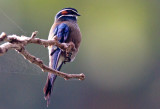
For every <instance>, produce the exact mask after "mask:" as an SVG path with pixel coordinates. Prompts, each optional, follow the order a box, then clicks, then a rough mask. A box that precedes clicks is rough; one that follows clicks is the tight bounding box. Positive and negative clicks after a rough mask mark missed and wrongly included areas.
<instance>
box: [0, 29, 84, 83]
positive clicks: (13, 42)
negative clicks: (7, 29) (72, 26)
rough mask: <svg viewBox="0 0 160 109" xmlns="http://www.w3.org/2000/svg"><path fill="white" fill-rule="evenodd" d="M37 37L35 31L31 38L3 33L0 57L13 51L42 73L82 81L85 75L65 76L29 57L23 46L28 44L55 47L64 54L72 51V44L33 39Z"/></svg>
mask: <svg viewBox="0 0 160 109" xmlns="http://www.w3.org/2000/svg"><path fill="white" fill-rule="evenodd" d="M36 35H37V31H35V32H33V33H32V35H31V37H26V36H21V37H20V36H17V35H6V34H5V33H4V32H3V33H2V34H1V35H0V42H1V41H6V43H4V44H2V45H0V56H2V55H3V54H5V53H6V52H7V51H8V50H9V49H15V50H16V51H18V52H19V53H20V54H21V55H22V56H23V57H24V58H25V59H27V60H28V61H29V62H30V63H33V64H36V65H37V66H38V67H40V68H41V69H42V71H43V72H50V73H53V74H55V75H57V76H60V77H63V78H64V79H65V80H68V79H71V78H75V79H79V80H84V79H85V75H84V74H83V73H81V74H66V73H63V72H60V71H57V70H54V69H52V68H49V67H48V66H46V65H45V64H43V62H42V60H40V59H39V58H37V57H35V56H33V55H31V54H30V53H29V52H28V51H27V50H25V46H26V45H27V44H30V43H34V44H39V45H43V46H45V47H47V46H51V45H55V46H57V47H59V48H60V49H61V50H63V51H66V52H71V51H73V50H74V49H75V48H74V45H73V43H69V44H66V43H59V42H58V41H57V40H45V39H39V38H35V37H36Z"/></svg>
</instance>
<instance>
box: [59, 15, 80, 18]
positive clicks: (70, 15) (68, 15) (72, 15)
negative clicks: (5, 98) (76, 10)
mask: <svg viewBox="0 0 160 109" xmlns="http://www.w3.org/2000/svg"><path fill="white" fill-rule="evenodd" d="M63 16H72V17H74V16H75V15H61V16H59V17H58V18H57V19H60V18H61V17H63ZM75 17H76V18H77V16H75Z"/></svg>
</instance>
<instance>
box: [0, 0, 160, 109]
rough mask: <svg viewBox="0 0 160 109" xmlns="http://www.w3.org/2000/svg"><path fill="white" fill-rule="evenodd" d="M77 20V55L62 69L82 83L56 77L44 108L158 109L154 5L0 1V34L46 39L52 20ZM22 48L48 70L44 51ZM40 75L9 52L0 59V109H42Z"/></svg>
mask: <svg viewBox="0 0 160 109" xmlns="http://www.w3.org/2000/svg"><path fill="white" fill-rule="evenodd" d="M65 7H74V8H76V9H77V10H78V11H79V13H80V14H81V15H82V16H80V17H79V19H78V24H79V26H80V29H81V32H82V36H83V39H82V43H81V47H80V51H79V54H78V55H77V57H76V59H75V61H74V62H72V63H68V64H66V65H65V66H63V68H62V71H64V72H67V73H82V72H83V73H84V74H85V75H86V79H85V80H84V81H78V80H69V81H65V80H64V79H63V78H57V80H56V83H55V87H54V90H53V93H52V97H51V103H50V105H49V108H48V109H64V108H66V109H160V37H159V35H160V22H159V19H160V13H159V12H160V1H159V0H0V33H1V32H3V31H4V32H6V33H7V34H17V35H26V36H30V35H31V33H32V32H33V31H36V30H37V31H39V34H38V36H37V37H40V38H43V39H47V37H48V32H49V30H50V27H51V25H52V23H53V21H54V16H55V14H56V13H57V12H58V11H59V10H61V9H62V8H65ZM27 50H28V51H29V52H31V53H32V54H33V55H35V56H37V57H39V58H41V59H43V61H44V63H45V64H48V51H47V49H46V48H44V47H41V46H38V45H34V44H31V45H28V46H27ZM46 77H47V73H43V72H42V71H41V70H40V69H39V68H37V67H36V66H35V65H33V64H30V63H29V62H27V61H26V60H24V59H23V57H22V56H21V55H19V54H17V52H15V51H14V50H11V51H8V52H7V54H5V55H3V56H1V57H0V109H11V108H15V109H47V108H46V101H45V100H44V95H43V87H44V84H45V82H46Z"/></svg>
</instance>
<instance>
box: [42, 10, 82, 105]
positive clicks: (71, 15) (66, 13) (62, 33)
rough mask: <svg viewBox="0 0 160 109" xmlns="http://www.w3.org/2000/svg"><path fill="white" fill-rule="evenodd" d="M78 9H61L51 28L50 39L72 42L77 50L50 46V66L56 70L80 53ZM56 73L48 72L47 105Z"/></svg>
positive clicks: (45, 89) (46, 85) (45, 93)
mask: <svg viewBox="0 0 160 109" xmlns="http://www.w3.org/2000/svg"><path fill="white" fill-rule="evenodd" d="M77 16H80V15H79V14H78V11H77V10H76V9H74V8H64V9H62V10H60V11H59V12H58V13H57V14H56V16H55V21H54V23H53V25H52V27H51V29H50V32H49V36H48V39H49V40H50V39H55V38H56V39H58V41H59V42H60V43H70V42H72V43H73V44H74V46H75V50H74V51H73V52H72V53H69V54H66V52H64V51H61V49H59V48H58V47H56V46H49V47H48V50H49V67H50V68H53V69H55V70H58V71H59V70H60V69H61V67H62V65H63V64H64V63H66V62H72V61H73V60H74V59H75V56H76V54H77V53H78V50H79V46H80V43H81V32H80V29H79V26H78V24H77ZM56 77H57V76H56V75H54V74H52V73H50V72H49V73H48V77H47V81H46V84H45V87H44V89H43V90H44V95H45V100H47V106H48V104H49V100H50V96H51V92H52V89H53V85H54V82H55V80H56Z"/></svg>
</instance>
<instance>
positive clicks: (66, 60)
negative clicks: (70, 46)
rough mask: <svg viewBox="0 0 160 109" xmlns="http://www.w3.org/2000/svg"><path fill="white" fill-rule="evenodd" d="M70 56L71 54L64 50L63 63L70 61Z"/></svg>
mask: <svg viewBox="0 0 160 109" xmlns="http://www.w3.org/2000/svg"><path fill="white" fill-rule="evenodd" d="M71 56H72V53H71V52H66V58H65V61H64V63H66V62H70V61H71Z"/></svg>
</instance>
